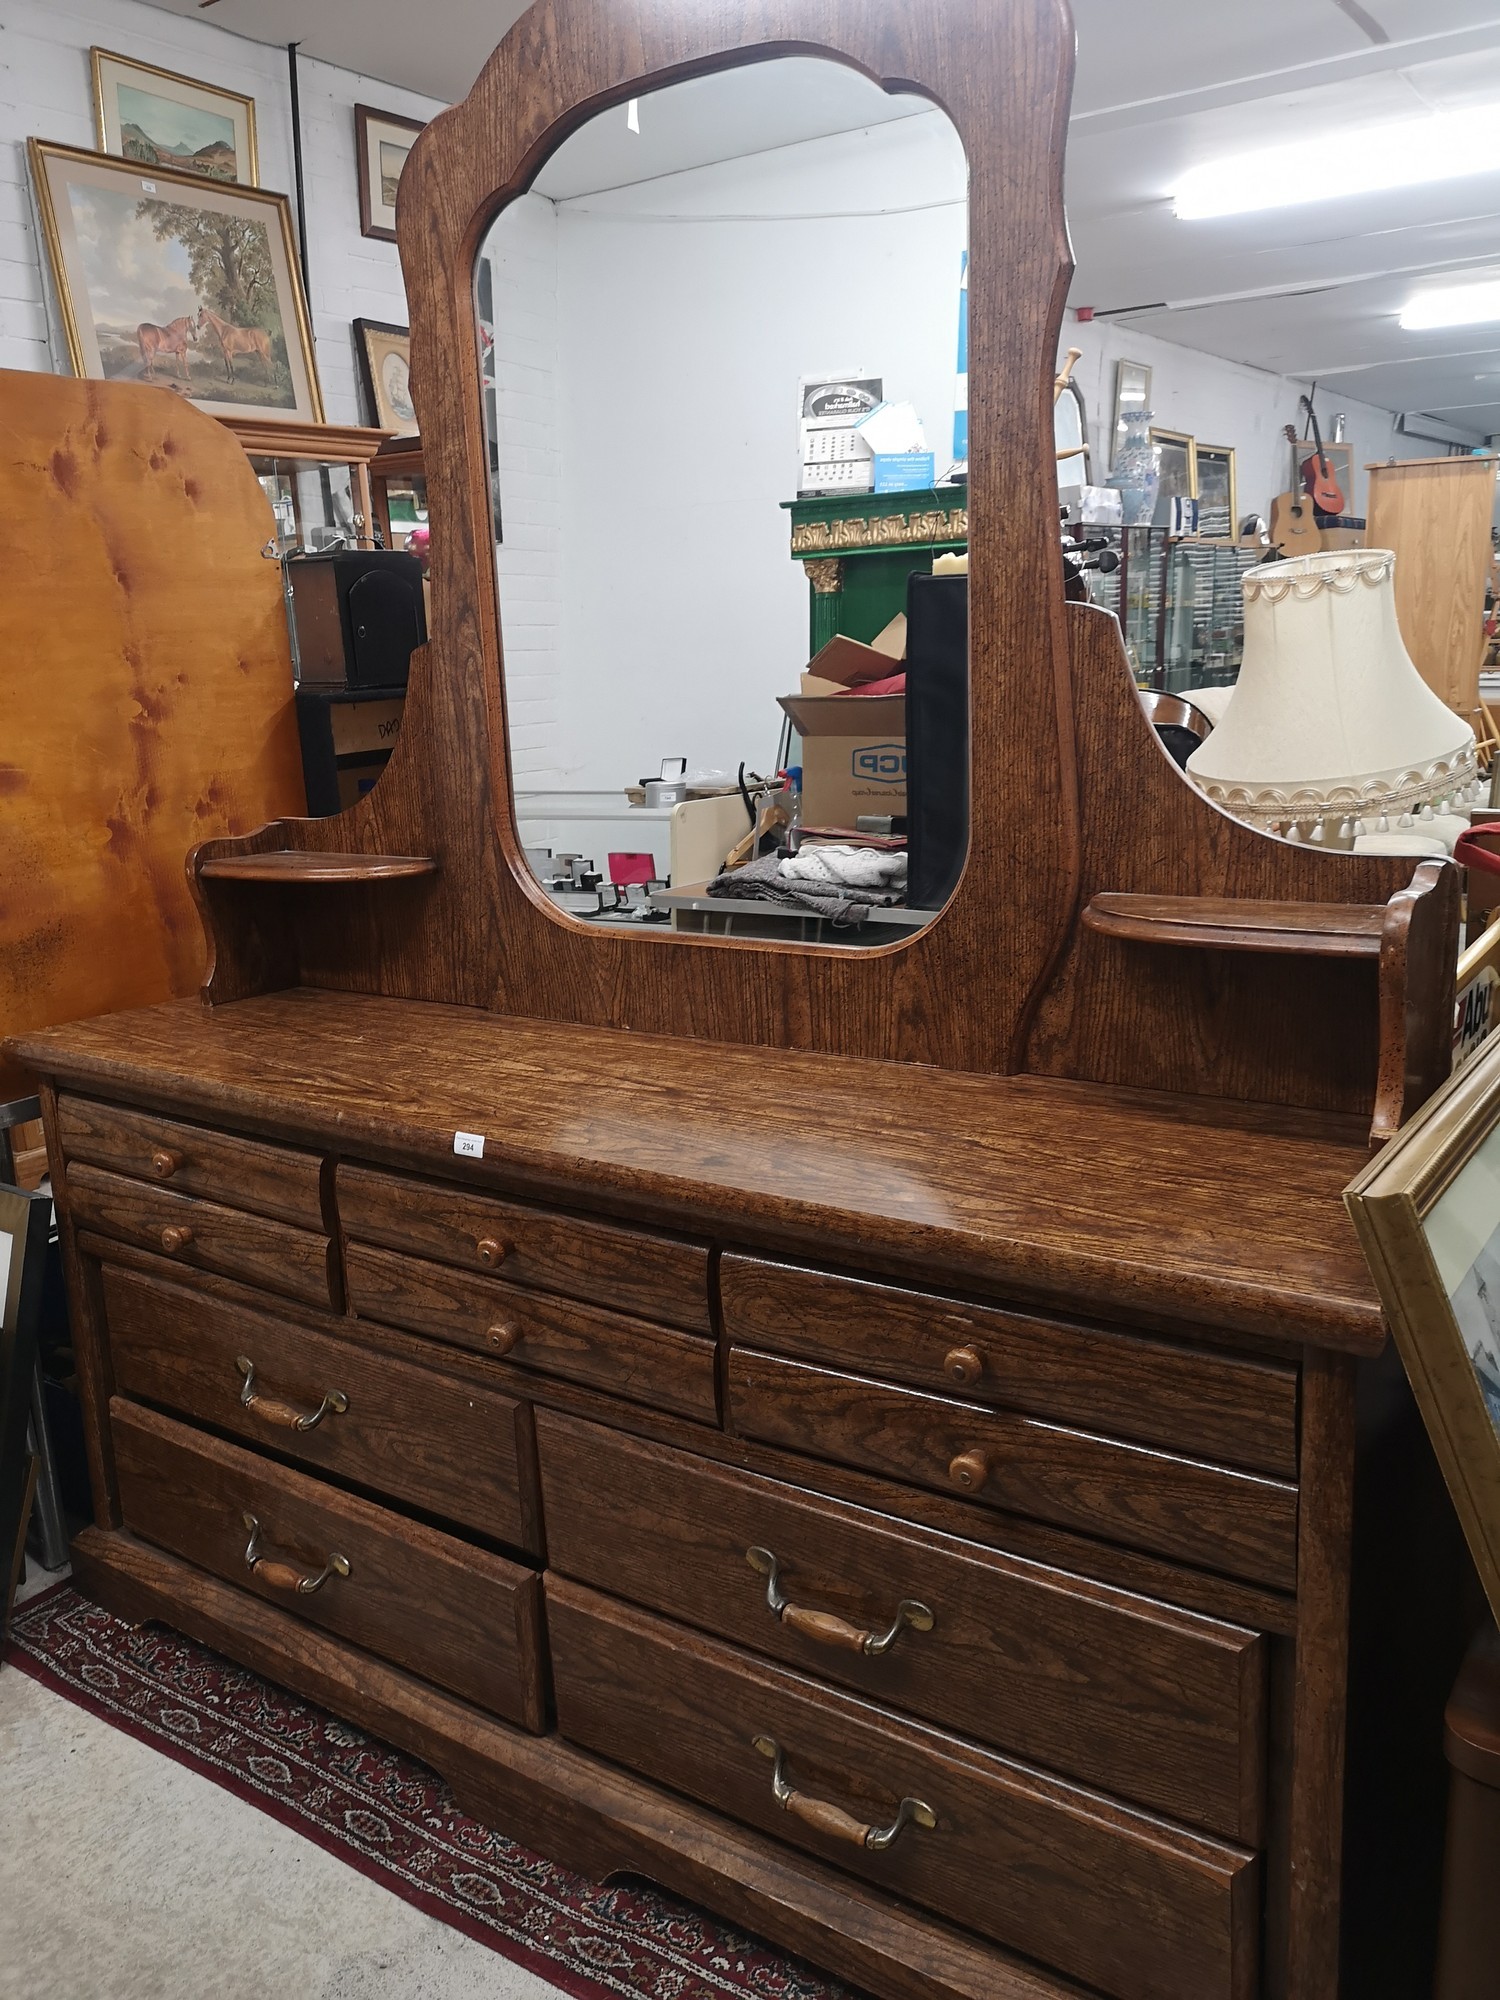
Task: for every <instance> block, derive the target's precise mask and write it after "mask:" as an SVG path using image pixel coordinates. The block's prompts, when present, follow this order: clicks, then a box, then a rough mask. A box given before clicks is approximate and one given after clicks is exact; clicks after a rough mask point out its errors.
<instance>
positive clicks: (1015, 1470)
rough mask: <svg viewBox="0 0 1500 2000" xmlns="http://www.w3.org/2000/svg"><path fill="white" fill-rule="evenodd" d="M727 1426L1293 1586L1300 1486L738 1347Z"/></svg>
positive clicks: (732, 1354)
mask: <svg viewBox="0 0 1500 2000" xmlns="http://www.w3.org/2000/svg"><path fill="white" fill-rule="evenodd" d="M728 1396H729V1402H728V1411H727V1416H728V1421H729V1422H731V1423H732V1424H733V1426H734V1428H735V1429H736V1430H740V1431H743V1432H746V1433H748V1434H749V1435H750V1436H752V1437H761V1438H765V1439H767V1440H769V1441H770V1442H771V1443H773V1444H781V1445H788V1446H790V1447H791V1448H792V1449H794V1450H798V1451H804V1452H809V1453H811V1454H812V1455H813V1456H815V1457H818V1458H833V1459H842V1460H844V1461H845V1462H846V1463H851V1464H854V1465H861V1466H864V1467H866V1468H867V1469H868V1470H871V1471H875V1472H880V1473H884V1474H885V1475H887V1476H888V1477H891V1478H895V1479H910V1480H915V1481H916V1482H917V1483H919V1484H920V1485H923V1486H936V1487H938V1488H940V1489H942V1488H947V1489H948V1490H950V1491H953V1490H956V1491H959V1492H961V1493H964V1494H966V1495H968V1497H969V1498H971V1499H972V1500H973V1501H974V1502H976V1503H977V1504H979V1505H982V1506H1001V1507H1007V1508H1010V1509H1013V1510H1014V1511H1016V1512H1019V1513H1031V1514H1035V1515H1037V1516H1038V1517H1039V1518H1041V1519H1042V1520H1052V1521H1058V1522H1060V1523H1062V1524H1063V1525H1064V1526H1066V1527H1072V1528H1078V1529H1082V1530H1084V1531H1085V1532H1091V1533H1093V1534H1096V1535H1098V1536H1100V1537H1101V1538H1103V1539H1105V1540H1108V1541H1118V1542H1124V1543H1126V1544H1129V1545H1133V1546H1135V1547H1138V1548H1145V1549H1151V1550H1154V1551H1155V1552H1156V1553H1158V1554H1163V1555H1170V1556H1175V1557H1178V1558H1179V1559H1181V1560H1183V1561H1186V1562H1192V1563H1198V1564H1200V1565H1202V1566H1203V1567H1204V1568H1208V1569H1216V1570H1224V1571H1227V1572H1228V1573H1229V1574H1230V1575H1234V1576H1245V1577H1250V1578H1254V1579H1255V1580H1257V1581H1258V1582H1261V1583H1269V1584H1273V1585H1279V1586H1281V1587H1283V1588H1287V1587H1290V1585H1291V1584H1292V1583H1293V1582H1294V1581H1295V1577H1296V1562H1297V1489H1296V1487H1295V1486H1292V1485H1288V1484H1286V1483H1284V1482H1282V1481H1279V1480H1273V1479H1267V1478H1265V1477H1264V1476H1262V1475H1259V1474H1251V1473H1247V1472H1235V1471H1231V1470H1229V1469H1228V1468H1226V1467H1222V1466H1217V1465H1210V1464H1206V1463H1204V1462H1203V1461H1201V1460H1195V1459H1187V1458H1181V1457H1176V1456H1173V1455H1171V1454H1169V1453H1167V1452H1163V1451H1159V1450H1148V1449H1146V1448H1144V1447H1142V1446H1138V1445H1127V1444H1122V1443H1119V1442H1118V1441H1116V1440H1115V1439H1112V1438H1106V1437H1099V1436H1095V1435H1093V1434H1091V1433H1089V1432H1086V1431H1080V1430H1073V1429H1067V1428H1064V1427H1063V1426H1062V1425H1060V1424H1049V1423H1042V1422H1040V1421H1039V1420H1038V1419H1036V1418H1033V1417H1021V1416H1011V1415H1008V1414H1004V1413H1002V1412H1000V1411H997V1410H991V1409H986V1408H984V1407H983V1406H981V1405H979V1404H974V1403H962V1402H959V1401H958V1400H957V1399H956V1398H953V1397H945V1396H931V1395H925V1394H921V1393H919V1392H918V1391H916V1390H913V1389H896V1388H891V1387H888V1386H887V1385H886V1384H885V1383H882V1382H875V1381H871V1380H869V1379H867V1378H865V1377H861V1376H855V1375H843V1374H837V1373H835V1372H834V1371H833V1370H831V1369H827V1368H814V1367H811V1366H809V1365H808V1364H807V1363H805V1362H801V1361H783V1360H781V1359H779V1358H778V1357H775V1356H772V1355H768V1354H757V1353H755V1352H754V1351H753V1350H751V1349H747V1348H741V1347H736V1348H733V1349H732V1350H731V1352H730V1356H729V1372H728Z"/></svg>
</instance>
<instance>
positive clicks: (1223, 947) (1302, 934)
mask: <svg viewBox="0 0 1500 2000" xmlns="http://www.w3.org/2000/svg"><path fill="white" fill-rule="evenodd" d="M1083 921H1084V923H1085V925H1086V926H1087V927H1088V929H1089V930H1091V931H1100V932H1102V933H1103V935H1104V936H1105V937H1116V938H1129V939H1131V940H1132V941H1133V942H1135V943H1137V944H1173V945H1196V946H1198V947H1199V948H1200V949H1202V950H1207V951H1280V952H1297V953H1300V954H1301V955H1302V956H1303V957H1308V958H1379V956H1380V941H1381V936H1382V934H1383V931H1384V928H1385V923H1386V908H1385V905H1384V904H1383V903H1260V902H1249V901H1244V902H1241V901H1236V900H1234V899H1233V898H1229V897H1215V896H1123V895H1100V896H1095V897H1094V898H1093V900H1092V901H1091V902H1090V903H1089V905H1088V907H1087V909H1085V911H1084V913H1083Z"/></svg>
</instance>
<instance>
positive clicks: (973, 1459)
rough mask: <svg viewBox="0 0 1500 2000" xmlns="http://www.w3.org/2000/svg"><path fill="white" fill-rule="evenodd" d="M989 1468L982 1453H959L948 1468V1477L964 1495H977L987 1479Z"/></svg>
mask: <svg viewBox="0 0 1500 2000" xmlns="http://www.w3.org/2000/svg"><path fill="white" fill-rule="evenodd" d="M989 1471H990V1468H989V1466H988V1464H987V1463H986V1462H985V1456H984V1453H983V1452H982V1451H965V1452H960V1453H959V1455H958V1457H957V1458H955V1459H954V1461H953V1463H952V1464H951V1465H950V1466H949V1467H948V1477H949V1478H950V1479H951V1480H952V1481H953V1484H954V1485H955V1486H961V1487H962V1488H963V1489H964V1491H965V1493H977V1492H978V1491H979V1489H980V1487H981V1486H983V1484H984V1482H985V1480H986V1479H987V1478H988V1477H989Z"/></svg>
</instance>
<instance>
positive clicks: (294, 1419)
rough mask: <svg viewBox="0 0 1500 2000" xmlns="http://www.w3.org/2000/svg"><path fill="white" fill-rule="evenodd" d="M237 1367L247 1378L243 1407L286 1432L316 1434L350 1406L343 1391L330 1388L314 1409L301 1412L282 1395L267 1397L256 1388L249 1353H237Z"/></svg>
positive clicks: (253, 1365) (242, 1385) (242, 1391)
mask: <svg viewBox="0 0 1500 2000" xmlns="http://www.w3.org/2000/svg"><path fill="white" fill-rule="evenodd" d="M234 1365H235V1367H236V1368H238V1369H239V1371H240V1373H241V1374H242V1375H243V1376H244V1378H245V1379H244V1381H243V1382H242V1383H241V1384H240V1403H241V1405H242V1406H243V1408H245V1409H247V1410H254V1412H255V1414H256V1415H257V1416H258V1417H263V1418H264V1419H265V1421H266V1422H267V1423H268V1424H279V1425H280V1427H281V1428H282V1429H283V1430H288V1431H315V1430H316V1429H317V1428H318V1425H319V1424H320V1423H322V1421H323V1419H324V1418H325V1417H326V1416H328V1415H330V1414H332V1415H333V1416H336V1417H341V1416H343V1414H344V1412H345V1411H346V1410H347V1409H348V1407H349V1398H348V1397H347V1396H346V1395H345V1394H344V1392H343V1390H342V1389H330V1390H329V1391H328V1394H327V1395H326V1396H325V1397H324V1398H323V1400H322V1402H321V1403H319V1405H318V1407H317V1408H316V1409H315V1410H299V1409H297V1408H296V1407H295V1406H294V1405H293V1404H291V1403H283V1402H282V1400H281V1398H280V1397H279V1396H267V1395H266V1394H265V1393H264V1392H263V1391H262V1390H260V1389H257V1388H256V1386H255V1363H254V1362H253V1361H252V1360H251V1359H250V1357H249V1355H248V1354H237V1355H236V1356H235V1357H234Z"/></svg>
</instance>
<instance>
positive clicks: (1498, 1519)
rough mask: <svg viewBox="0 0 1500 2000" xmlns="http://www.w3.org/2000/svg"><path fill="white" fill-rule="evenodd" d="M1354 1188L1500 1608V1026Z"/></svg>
mask: <svg viewBox="0 0 1500 2000" xmlns="http://www.w3.org/2000/svg"><path fill="white" fill-rule="evenodd" d="M1344 1201H1345V1204H1346V1205H1347V1207H1348V1210H1349V1214H1350V1216H1351V1217H1352V1218H1353V1222H1354V1227H1355V1229H1356V1231H1357V1233H1358V1235H1359V1240H1360V1245H1361V1247H1362V1248H1363V1250H1364V1253H1365V1259H1366V1261H1367V1262H1368V1264H1369V1266H1370V1273H1371V1276H1372V1277H1373V1278H1374V1280H1375V1285H1376V1289H1377V1290H1378V1291H1379V1293H1380V1298H1381V1303H1382V1304H1383V1305H1384V1307H1385V1311H1386V1316H1387V1318H1388V1319H1389V1321H1390V1324H1391V1329H1392V1331H1393V1333H1394V1334H1395V1338H1396V1345H1397V1348H1398V1349H1399V1351H1400V1354H1401V1359H1402V1361H1403V1363H1404V1364H1405V1367H1406V1374H1407V1379H1408V1380H1409V1381H1410V1383H1411V1386H1412V1393H1413V1394H1414V1395H1415V1397H1416V1400H1417V1405H1418V1408H1419V1409H1420V1410H1421V1413H1422V1418H1423V1421H1424V1423H1425V1424H1426V1426H1427V1432H1428V1435H1429V1436H1430V1438H1431V1439H1432V1444H1433V1449H1434V1451H1435V1452H1436V1454H1437V1458H1438V1463H1439V1464H1440V1465H1441V1467H1442V1470H1443V1477H1444V1478H1445V1480H1446V1481H1447V1484H1448V1491H1449V1492H1450V1494H1451V1495H1452V1497H1453V1504H1454V1506H1455V1508H1456V1509H1457V1511H1458V1517H1459V1520H1460V1521H1461V1522H1462V1524H1463V1529H1464V1533H1465V1535H1466V1536H1467V1538H1468V1543H1469V1548H1470V1551H1471V1553H1472V1554H1473V1557H1474V1562H1475V1565H1476V1567H1477V1568H1478V1571H1479V1575H1480V1580H1481V1581H1482V1583H1483V1585H1484V1589H1485V1595H1486V1596H1487V1597H1488V1599H1489V1602H1490V1609H1491V1610H1492V1611H1493V1612H1494V1613H1495V1615H1496V1616H1497V1617H1500V1332H1497V1326H1500V1037H1491V1038H1490V1039H1489V1040H1487V1041H1486V1042H1485V1043H1484V1044H1483V1045H1482V1046H1481V1048H1480V1049H1479V1052H1478V1053H1477V1054H1476V1055H1475V1056H1474V1057H1473V1059H1472V1060H1471V1061H1470V1062H1468V1063H1467V1064H1465V1066H1464V1067H1463V1068H1462V1069H1460V1070H1458V1071H1457V1072H1455V1074H1454V1075H1453V1076H1452V1077H1450V1078H1449V1080H1448V1082H1447V1083H1446V1084H1444V1086H1443V1088H1442V1089H1441V1090H1439V1091H1438V1092H1437V1093H1436V1094H1435V1095H1434V1096H1433V1097H1431V1098H1430V1099H1429V1100H1428V1102H1427V1103H1426V1104H1425V1105H1424V1106H1423V1107H1422V1109H1421V1110H1420V1111H1419V1112H1418V1113H1417V1114H1416V1116H1415V1117H1414V1118H1413V1119H1412V1120H1411V1121H1410V1123H1409V1124H1407V1125H1406V1126H1405V1127H1404V1128H1403V1130H1402V1131H1401V1133H1400V1135H1399V1136H1398V1137H1397V1138H1396V1139H1394V1140H1393V1141H1392V1143H1391V1144H1390V1145H1389V1146H1388V1147H1387V1148H1386V1149H1385V1151H1384V1152H1382V1153H1380V1154H1379V1155H1377V1157H1376V1158H1375V1159H1374V1160H1372V1161H1371V1163H1370V1165H1369V1166H1368V1167H1366V1168H1365V1170H1364V1172H1363V1173H1361V1174H1360V1175H1359V1176H1358V1177H1357V1178H1356V1179H1355V1180H1354V1181H1353V1182H1351V1184H1350V1186H1349V1187H1348V1189H1347V1190H1346V1191H1345V1195H1344ZM1492 1280H1493V1286H1492ZM1492 1288H1493V1291H1494V1295H1495V1296H1494V1299H1493V1303H1492V1301H1491V1297H1490V1294H1491V1290H1492Z"/></svg>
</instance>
